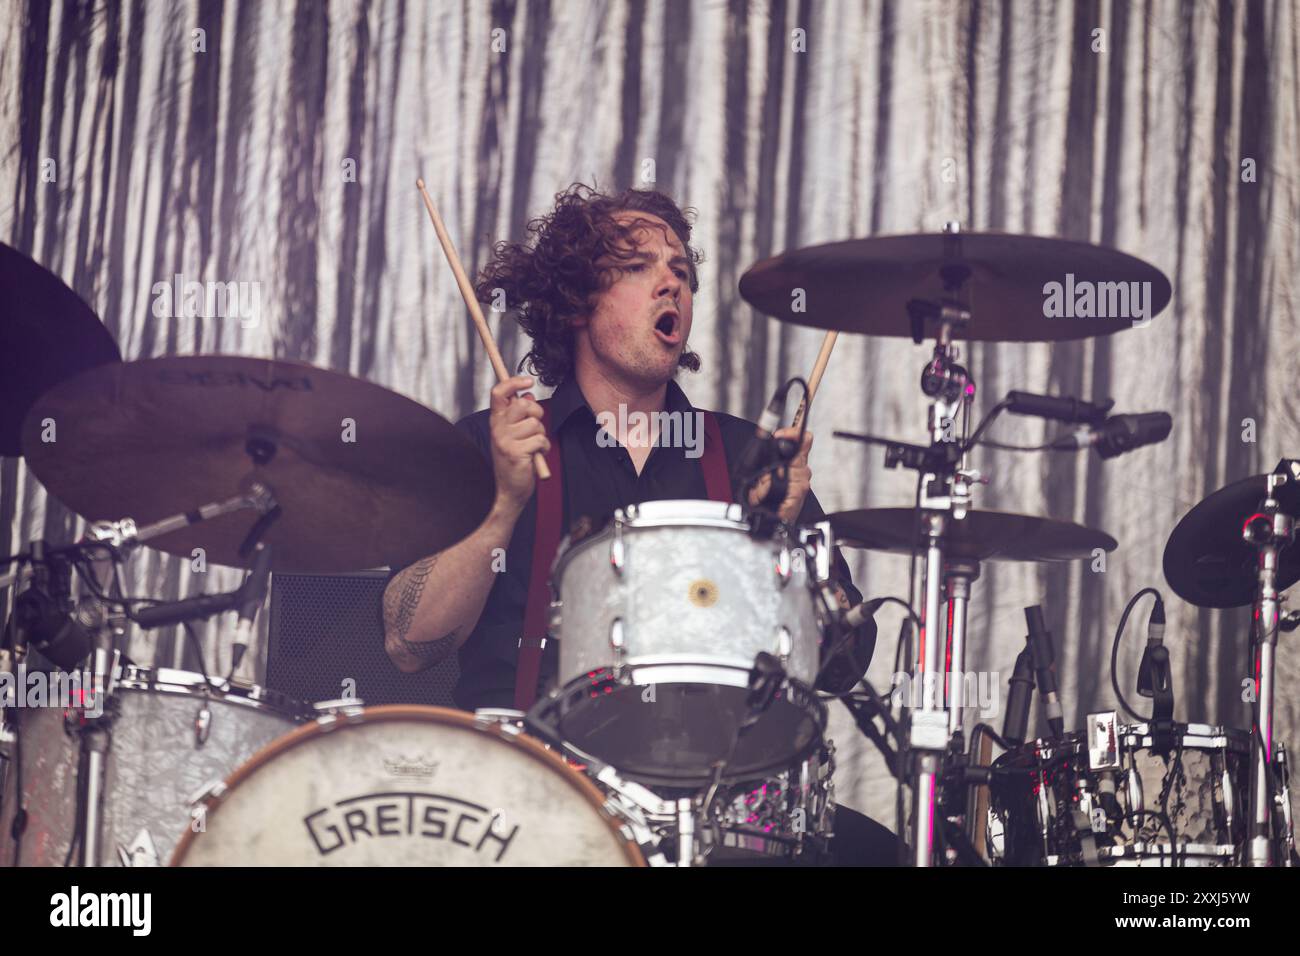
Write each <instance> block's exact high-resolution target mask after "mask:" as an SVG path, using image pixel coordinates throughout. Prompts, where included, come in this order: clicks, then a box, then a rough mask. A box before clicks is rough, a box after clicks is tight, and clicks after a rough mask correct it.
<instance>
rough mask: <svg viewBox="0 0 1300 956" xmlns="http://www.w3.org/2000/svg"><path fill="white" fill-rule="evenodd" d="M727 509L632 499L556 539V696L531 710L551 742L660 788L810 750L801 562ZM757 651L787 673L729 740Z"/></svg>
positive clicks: (750, 775)
mask: <svg viewBox="0 0 1300 956" xmlns="http://www.w3.org/2000/svg"><path fill="white" fill-rule="evenodd" d="M743 515H744V513H743V510H742V509H741V508H740V506H739V505H726V504H722V503H719V502H712V501H653V502H646V503H644V504H641V505H636V506H631V507H628V508H626V509H623V510H620V511H618V512H616V513H615V515H614V519H613V521H612V523H611V524H610V525H608V526H607V527H605V528H604V529H602V530H601V531H599V532H598V533H596V534H593V535H590V536H588V537H586V538H584V539H582V540H581V541H572V540H568V539H566V541H565V542H564V543H562V544H561V546H560V551H559V554H558V555H557V557H556V561H555V565H554V567H553V569H552V575H551V579H552V584H553V587H554V589H555V592H556V594H557V600H556V601H555V602H554V603H553V605H552V614H551V633H552V634H553V635H555V636H557V637H558V638H559V642H560V674H559V676H560V688H559V690H557V691H556V692H554V693H553V694H552V695H551V697H550V699H549V700H548V702H547V703H546V705H545V711H544V713H545V716H546V718H547V720H548V722H550V723H551V724H553V725H554V726H555V728H556V730H557V733H558V735H559V736H560V737H561V738H563V739H564V740H565V741H566V742H571V743H572V744H573V745H574V746H575V747H577V748H578V749H580V750H582V751H584V752H586V753H589V754H591V755H593V756H594V757H596V758H598V759H601V760H604V761H607V762H608V763H610V764H612V765H613V766H615V767H617V768H618V769H619V772H620V773H621V774H623V775H624V776H627V777H630V778H634V779H639V780H642V781H646V782H650V783H657V784H663V785H702V784H705V783H707V782H708V781H709V780H710V779H711V777H712V773H713V768H714V766H715V764H717V763H718V762H719V761H724V760H725V761H726V770H725V776H726V778H727V779H731V780H746V779H754V778H756V777H761V776H765V775H767V774H769V773H773V772H780V771H782V770H784V769H785V768H786V767H788V766H789V765H790V764H791V762H793V761H797V760H799V759H801V758H802V757H803V756H804V755H806V754H807V753H809V752H810V751H811V750H812V749H813V748H814V747H815V746H816V744H817V743H818V742H819V740H820V738H821V733H822V731H823V729H824V728H825V719H826V717H825V708H824V707H823V705H822V704H821V703H820V701H818V700H817V699H816V698H815V696H814V695H813V693H812V690H811V688H812V685H813V683H814V682H815V680H816V677H817V668H818V661H819V654H820V646H821V633H820V630H819V626H818V617H817V614H816V610H815V605H814V599H815V595H814V591H813V588H812V584H813V583H814V578H815V575H814V574H813V573H811V567H810V566H811V564H812V562H811V561H810V560H807V559H806V558H805V555H804V552H803V551H802V550H801V549H800V548H799V547H798V546H797V542H796V543H792V542H791V541H790V540H789V539H788V538H787V537H786V536H785V534H784V532H783V531H780V532H778V533H777V536H774V537H773V536H766V537H764V536H757V535H755V534H754V533H753V532H752V530H751V527H750V525H749V524H748V523H747V522H746V521H745V520H743ZM764 651H765V652H767V653H769V654H771V655H773V656H775V657H776V658H777V659H778V660H779V661H780V662H781V664H782V666H783V667H784V670H785V673H786V675H787V677H786V679H785V680H784V681H783V682H782V683H781V685H780V687H779V688H778V690H777V692H776V694H775V697H774V699H773V700H772V701H771V703H770V704H769V705H767V706H766V708H765V709H763V710H762V712H761V714H757V715H755V716H756V718H757V719H756V721H755V722H754V723H753V725H752V726H751V727H749V728H748V730H746V731H745V733H744V734H743V735H741V736H739V738H738V737H737V730H738V729H739V728H740V726H741V725H742V723H743V722H744V721H745V720H746V719H747V718H748V717H749V716H750V714H751V711H750V707H749V705H748V703H747V697H748V696H749V691H748V689H747V687H748V683H749V676H750V670H751V668H753V666H754V661H755V657H756V655H758V654H759V653H760V652H764ZM733 747H734V752H733Z"/></svg>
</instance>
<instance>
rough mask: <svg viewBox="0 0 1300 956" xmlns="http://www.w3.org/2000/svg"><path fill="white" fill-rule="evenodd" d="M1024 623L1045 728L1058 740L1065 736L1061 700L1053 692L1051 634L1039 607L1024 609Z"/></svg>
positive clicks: (1054, 654) (1054, 668) (1054, 657)
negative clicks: (1027, 629) (1045, 723)
mask: <svg viewBox="0 0 1300 956" xmlns="http://www.w3.org/2000/svg"><path fill="white" fill-rule="evenodd" d="M1025 624H1026V625H1027V626H1028V628H1029V634H1028V635H1027V636H1026V637H1025V641H1026V642H1027V643H1028V644H1029V655H1030V657H1031V658H1032V660H1033V664H1034V674H1035V677H1036V678H1037V680H1038V693H1039V696H1040V697H1041V698H1042V701H1043V710H1044V712H1045V713H1046V715H1047V726H1048V727H1050V728H1051V730H1052V736H1053V737H1060V736H1062V735H1064V733H1065V715H1064V713H1063V712H1062V711H1061V698H1060V695H1059V694H1058V693H1057V690H1056V652H1055V651H1054V650H1053V648H1052V632H1051V631H1049V630H1048V629H1047V625H1046V624H1045V623H1043V609H1042V607H1041V606H1040V605H1038V604H1035V605H1034V606H1033V607H1027V608H1025Z"/></svg>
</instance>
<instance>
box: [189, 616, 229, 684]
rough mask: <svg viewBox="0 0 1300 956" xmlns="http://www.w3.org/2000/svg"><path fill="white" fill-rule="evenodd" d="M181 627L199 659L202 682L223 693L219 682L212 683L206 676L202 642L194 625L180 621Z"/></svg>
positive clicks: (206, 669) (191, 648)
mask: <svg viewBox="0 0 1300 956" xmlns="http://www.w3.org/2000/svg"><path fill="white" fill-rule="evenodd" d="M181 627H183V628H184V629H185V636H186V638H187V639H188V640H189V642H190V650H192V651H193V652H194V655H195V656H196V657H197V658H198V659H199V673H200V674H201V675H202V676H203V683H204V685H205V686H206V687H208V688H210V689H212V690H215V691H216V692H217V693H225V689H224V688H223V687H222V686H221V685H220V684H214V683H213V682H212V678H211V677H209V676H208V667H207V665H206V664H205V663H204V662H203V642H202V641H200V640H199V635H198V634H197V633H196V632H195V630H194V625H192V624H191V623H190V622H189V621H181Z"/></svg>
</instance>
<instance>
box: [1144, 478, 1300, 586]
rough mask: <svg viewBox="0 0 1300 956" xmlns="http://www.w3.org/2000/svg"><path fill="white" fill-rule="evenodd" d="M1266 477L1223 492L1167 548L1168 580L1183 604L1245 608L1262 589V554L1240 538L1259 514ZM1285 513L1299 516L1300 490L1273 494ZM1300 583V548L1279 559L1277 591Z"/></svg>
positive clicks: (1286, 488)
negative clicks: (1257, 565)
mask: <svg viewBox="0 0 1300 956" xmlns="http://www.w3.org/2000/svg"><path fill="white" fill-rule="evenodd" d="M1266 491H1267V476H1266V475H1253V476H1251V477H1250V478H1243V479H1242V480H1241V481H1237V482H1234V483H1233V484H1231V485H1228V486H1227V487H1225V488H1220V489H1219V490H1218V491H1216V492H1214V493H1213V494H1212V495H1210V496H1209V497H1208V498H1206V499H1204V500H1203V501H1201V502H1200V503H1199V504H1197V505H1196V506H1195V507H1194V508H1192V510H1191V511H1189V512H1187V514H1185V515H1183V519H1182V520H1181V521H1179V522H1178V524H1177V526H1175V528H1174V530H1173V533H1172V534H1170V535H1169V541H1168V542H1166V544H1165V558H1164V567H1165V580H1166V581H1168V582H1169V586H1170V587H1171V588H1173V589H1174V593H1175V594H1177V595H1178V596H1179V597H1180V598H1182V599H1183V600H1184V601H1187V602H1188V603H1189V604H1195V605H1197V606H1198V607H1219V608H1224V607H1246V606H1248V605H1250V604H1253V603H1254V601H1255V590H1256V588H1257V587H1258V586H1259V578H1258V577H1257V574H1258V571H1257V568H1256V562H1257V561H1258V556H1257V555H1258V552H1257V551H1256V550H1255V549H1254V548H1253V547H1251V545H1249V544H1247V543H1246V541H1244V540H1243V539H1242V537H1241V530H1242V526H1243V525H1245V523H1246V519H1248V518H1249V517H1250V516H1251V515H1253V514H1255V513H1256V512H1257V511H1258V510H1259V505H1260V502H1262V501H1263V500H1264V496H1265V494H1266ZM1275 494H1276V496H1277V501H1278V503H1279V504H1280V505H1281V506H1282V509H1283V510H1284V511H1286V512H1287V513H1288V514H1290V515H1291V516H1292V517H1296V516H1300V487H1298V486H1297V485H1295V484H1294V483H1290V484H1285V485H1283V486H1282V487H1280V488H1278V489H1277V491H1276V492H1275ZM1296 581H1300V545H1297V544H1292V545H1291V546H1289V547H1287V548H1284V549H1283V550H1282V553H1281V554H1279V555H1278V568H1277V589H1278V590H1279V591H1283V590H1285V589H1287V588H1289V587H1290V586H1291V585H1293V584H1295V583H1296Z"/></svg>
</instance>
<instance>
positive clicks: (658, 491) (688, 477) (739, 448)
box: [455, 378, 869, 710]
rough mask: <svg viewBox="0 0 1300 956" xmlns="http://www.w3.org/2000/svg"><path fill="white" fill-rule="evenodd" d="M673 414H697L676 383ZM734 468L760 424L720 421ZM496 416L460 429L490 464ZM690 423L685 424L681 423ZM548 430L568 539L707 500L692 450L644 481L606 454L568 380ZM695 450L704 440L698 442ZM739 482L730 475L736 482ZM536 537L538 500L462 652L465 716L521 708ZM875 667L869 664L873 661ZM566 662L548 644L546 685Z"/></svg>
mask: <svg viewBox="0 0 1300 956" xmlns="http://www.w3.org/2000/svg"><path fill="white" fill-rule="evenodd" d="M665 409H666V411H669V412H679V413H683V415H685V414H686V413H691V412H693V411H695V409H694V408H693V406H692V405H691V403H690V401H689V400H688V399H687V397H686V395H685V393H684V392H683V391H682V390H681V388H679V387H678V385H677V383H676V382H669V383H668V390H667V395H666V396H665ZM714 414H715V415H716V416H717V419H718V429H719V431H721V433H722V444H723V446H724V448H725V450H726V456H727V462H728V465H729V466H730V467H732V468H734V467H735V463H736V462H737V461H738V460H739V458H740V456H741V453H742V452H743V450H744V449H745V446H746V445H747V444H748V443H749V441H750V439H752V438H753V437H754V429H755V425H754V423H753V422H747V421H745V420H744V419H743V418H736V417H735V416H734V415H725V414H723V413H721V412H715V413H714ZM488 416H489V410H488V409H483V410H481V411H477V412H474V413H473V414H472V415H469V416H468V417H466V418H463V419H462V420H461V421H459V422H457V425H456V427H457V428H460V429H461V430H462V431H463V432H464V433H465V434H466V435H468V436H469V437H470V438H471V439H472V440H473V441H474V443H475V444H476V445H477V446H478V448H479V450H480V451H481V452H482V453H483V455H484V456H485V457H486V458H487V459H488V460H489V461H491V458H492V444H491V442H492V439H491V432H490V430H489V425H488ZM683 420H684V419H683ZM550 427H551V432H552V436H553V438H552V440H554V436H555V435H558V436H559V442H560V457H561V460H562V462H563V468H564V476H563V484H564V517H563V521H562V524H561V525H560V528H561V534H562V535H563V534H567V533H568V530H569V528H570V527H572V526H573V523H574V522H575V521H576V520H578V519H579V518H581V517H588V518H591V519H592V520H593V522H594V523H595V524H596V525H597V526H598V525H599V524H600V523H602V522H603V521H604V520H605V519H606V518H607V517H608V516H609V515H611V514H612V513H613V512H614V511H615V510H616V509H618V508H622V507H625V506H627V505H631V504H640V503H641V502H643V501H659V500H664V499H675V498H708V496H709V495H708V491H707V490H706V488H705V482H704V469H703V467H702V465H701V458H700V457H698V448H699V447H700V446H697V449H696V450H695V454H696V455H697V457H689V456H688V455H687V452H688V451H690V450H691V449H689V448H687V447H679V446H684V445H685V442H678V443H677V445H678V446H671V445H670V446H660V445H657V444H656V445H655V447H653V448H652V449H651V450H650V454H649V456H648V457H647V458H646V461H645V465H644V466H643V467H642V469H641V473H640V474H639V475H638V474H637V471H636V466H635V465H634V464H633V462H632V457H631V455H629V454H628V452H627V449H626V448H624V447H623V446H622V445H617V444H614V445H610V444H609V439H608V437H606V445H605V446H604V447H602V446H601V444H600V443H599V442H598V441H597V436H598V435H599V434H600V433H601V431H602V430H601V428H600V426H599V424H597V422H596V416H595V414H594V413H593V412H592V410H591V406H590V405H588V404H587V400H586V398H584V397H583V394H582V390H581V389H580V388H579V387H578V383H577V381H576V380H575V379H573V378H570V379H568V380H567V381H565V382H564V383H563V384H561V385H560V386H559V387H558V388H556V390H555V392H554V394H553V395H552V396H551V404H550ZM696 440H697V441H701V442H702V441H704V436H703V435H700V436H699V437H698V439H696ZM735 477H736V476H735V475H732V476H731V480H732V481H733V482H734V480H735ZM823 517H824V512H823V511H822V508H821V505H820V504H818V502H817V499H816V497H815V496H813V494H812V493H811V492H810V493H809V494H808V497H807V498H806V499H804V504H803V510H802V511H801V512H800V515H799V521H800V523H801V524H803V523H809V522H815V521H819V520H821V519H822V518H823ZM536 529H537V493H536V492H534V493H533V496H532V498H531V499H530V500H529V502H528V504H527V505H526V506H525V507H524V510H523V511H522V512H521V513H520V515H519V520H518V522H517V523H516V524H515V530H514V534H513V535H512V536H511V538H510V544H509V546H508V547H507V549H506V555H505V570H503V571H501V572H499V573H498V574H497V576H496V581H495V582H494V583H493V585H492V590H491V592H490V593H489V594H488V599H487V603H486V605H485V606H484V608H483V613H482V615H481V616H480V617H479V620H478V624H477V625H476V626H475V628H474V631H473V633H472V634H471V635H470V636H469V639H468V640H467V641H466V642H465V644H464V645H463V646H462V647H461V649H460V682H459V683H458V684H457V686H456V692H455V700H456V703H457V705H459V706H460V707H464V708H466V709H467V710H474V709H476V708H479V707H512V706H514V688H515V665H516V662H517V661H518V658H519V638H520V636H521V635H522V633H523V623H524V608H525V606H526V605H527V603H528V584H529V581H530V579H531V575H532V563H533V539H534V538H535V536H536ZM835 570H836V577H837V580H839V581H840V582H841V583H842V584H843V585H844V588H845V591H846V592H847V593H848V596H849V599H850V600H851V601H853V602H854V603H856V602H858V601H860V600H861V595H860V594H859V593H858V592H857V590H856V589H854V588H853V586H852V582H851V580H850V578H849V570H848V565H847V564H846V563H845V561H844V559H843V558H842V557H841V556H840V554H839V553H838V551H837V552H836V554H835ZM868 659H869V656H868ZM558 664H559V653H558V647H557V644H556V642H555V641H547V643H546V649H545V651H544V652H543V654H542V668H541V672H542V680H543V685H544V686H545V685H547V684H548V683H549V682H551V681H552V680H553V678H554V677H555V673H556V671H557V670H558Z"/></svg>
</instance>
